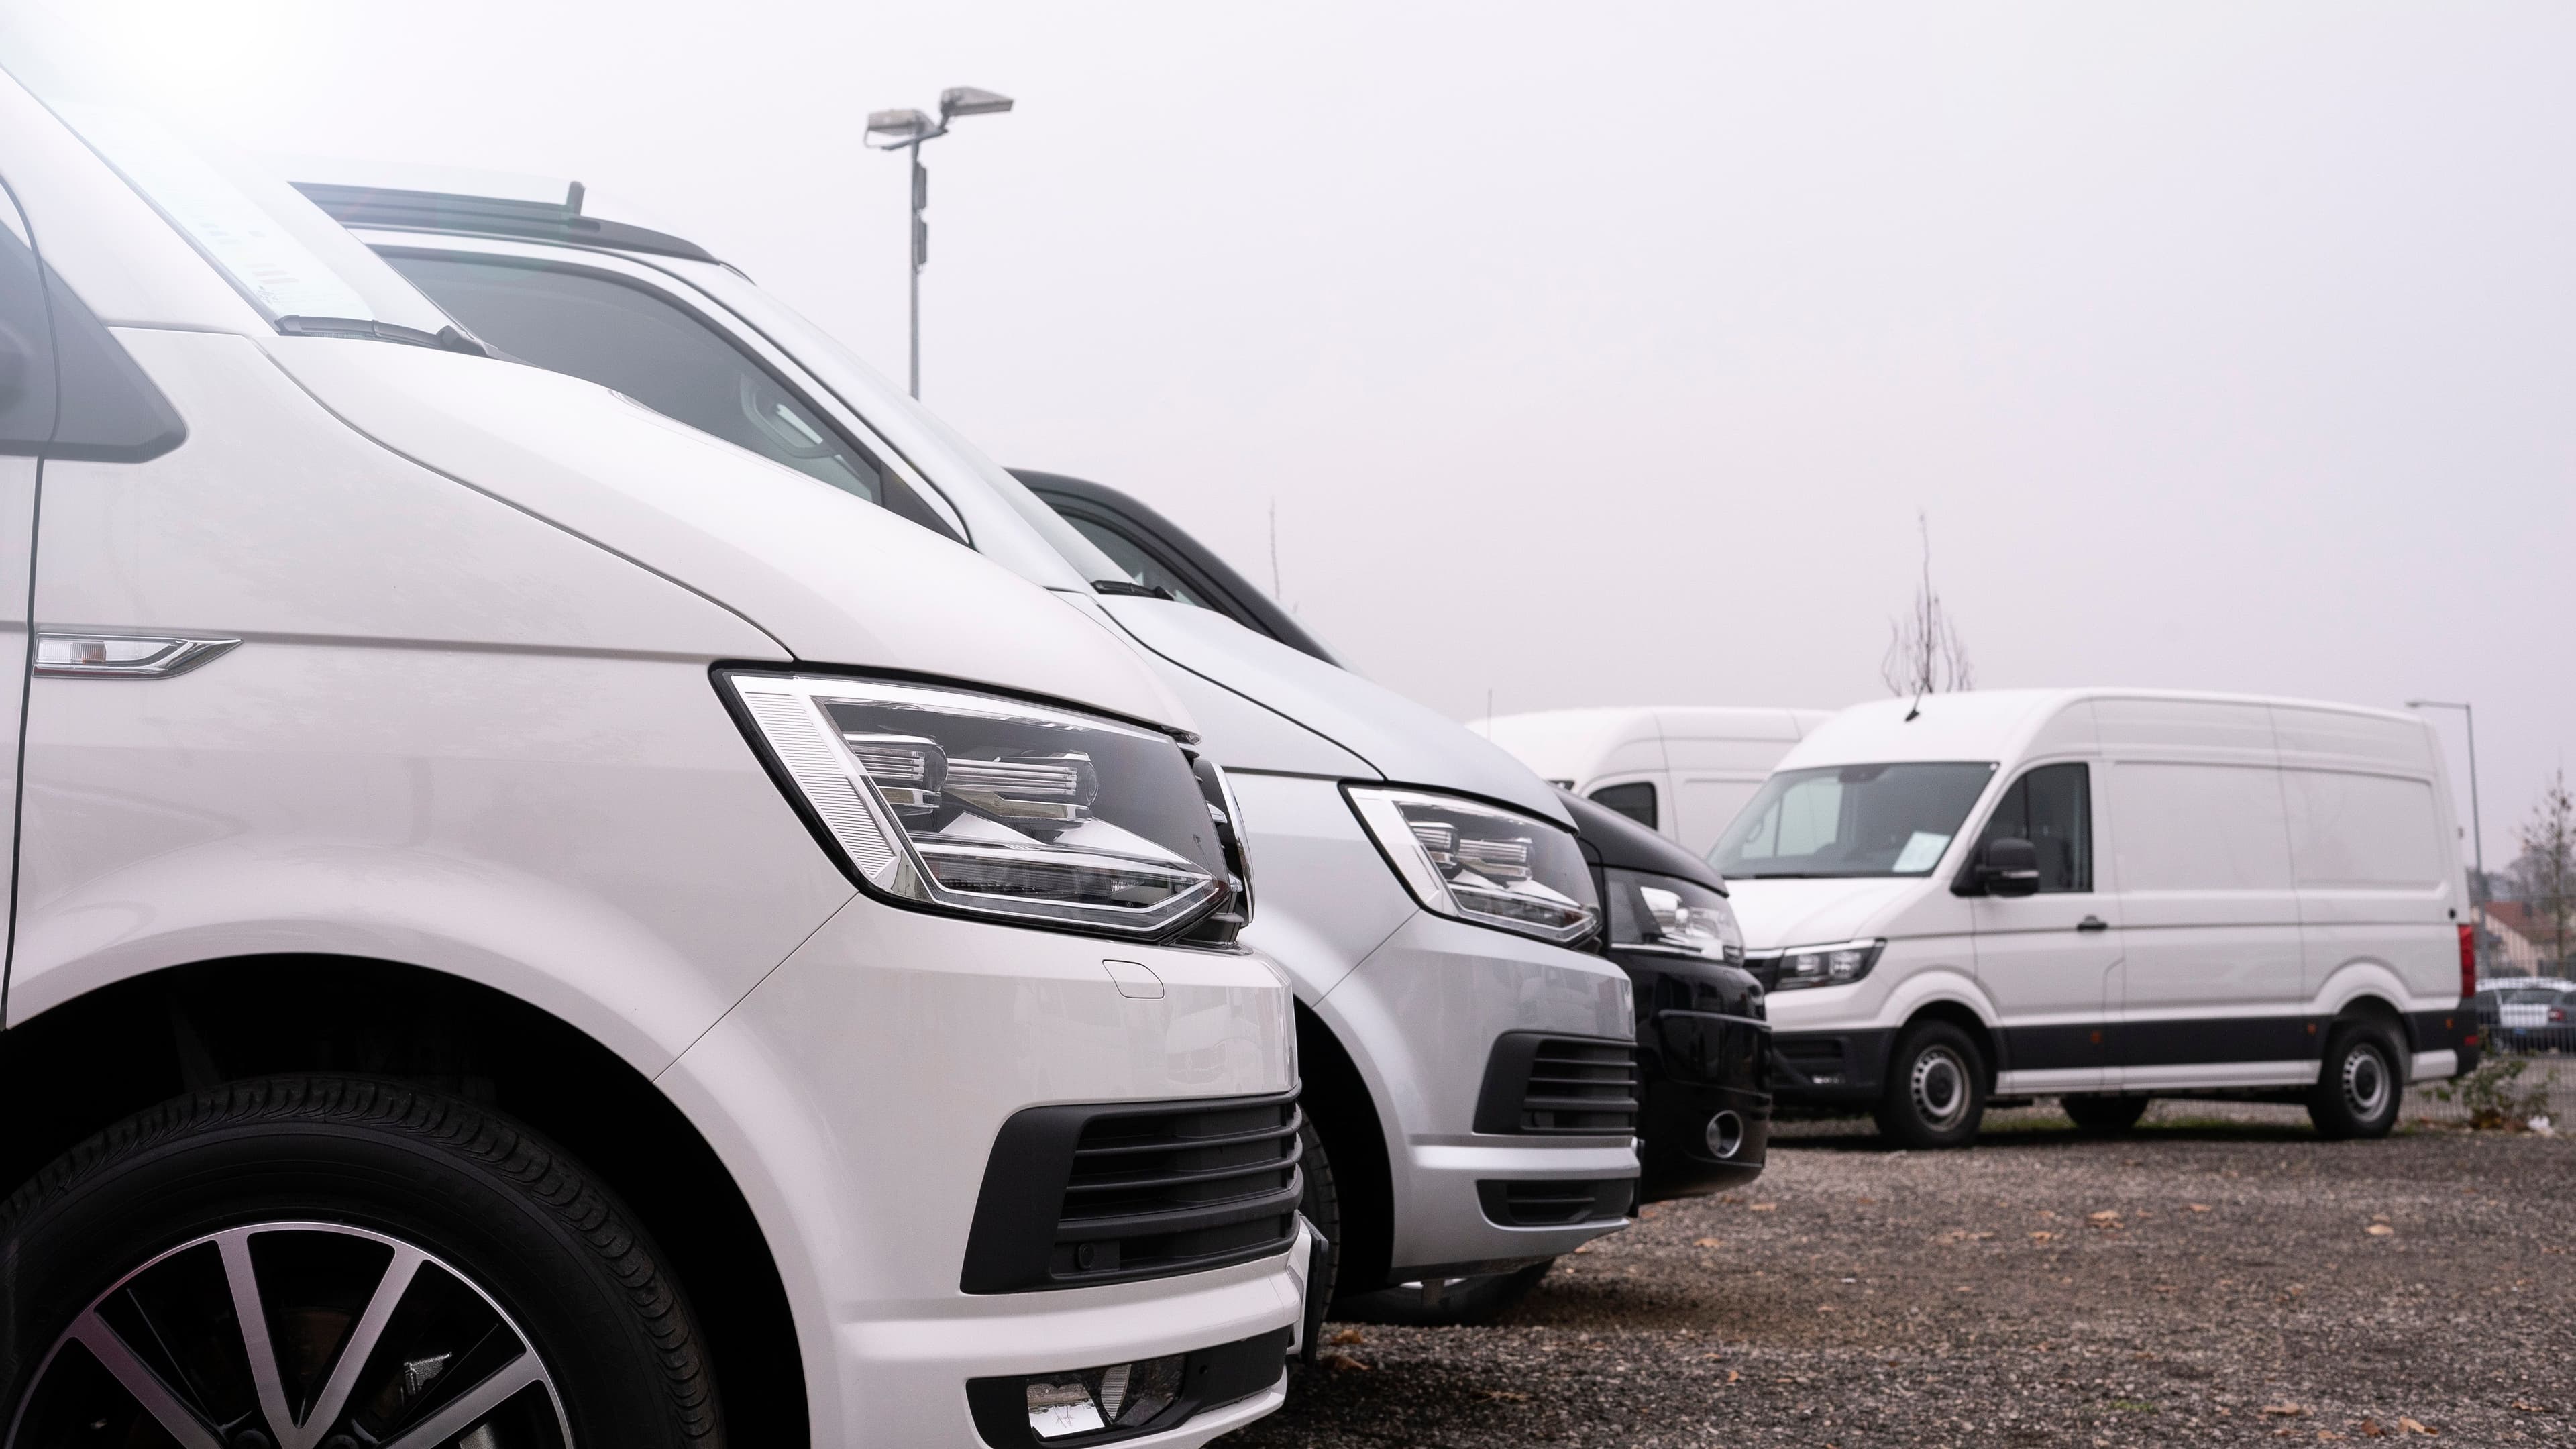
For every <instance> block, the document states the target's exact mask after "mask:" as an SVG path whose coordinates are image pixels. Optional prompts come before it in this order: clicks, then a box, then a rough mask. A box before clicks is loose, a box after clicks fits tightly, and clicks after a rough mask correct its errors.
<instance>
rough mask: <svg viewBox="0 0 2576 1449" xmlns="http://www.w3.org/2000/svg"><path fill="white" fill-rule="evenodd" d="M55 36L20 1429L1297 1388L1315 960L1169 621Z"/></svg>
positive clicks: (13, 932)
mask: <svg viewBox="0 0 2576 1449" xmlns="http://www.w3.org/2000/svg"><path fill="white" fill-rule="evenodd" d="M12 18H13V19H14V18H15V17H12ZM21 44H22V41H21V38H20V37H19V36H17V35H15V34H13V33H11V31H10V29H9V25H8V23H7V22H0V65H5V67H6V68H7V70H8V71H9V72H10V75H12V76H26V77H30V79H29V80H28V81H27V84H28V85H29V86H34V87H39V88H41V92H42V96H43V99H42V100H41V101H40V100H39V98H38V94H37V92H36V91H32V90H31V89H28V88H22V85H21V84H20V83H19V81H17V80H13V79H11V78H9V77H8V76H0V185H5V189H6V195H5V197H0V644H4V645H5V650H6V654H7V657H8V658H9V660H10V661H11V662H10V665H9V667H8V668H7V669H6V670H0V692H5V699H0V736H5V738H0V800H5V801H6V802H7V803H8V805H9V807H10V809H11V811H12V813H13V817H14V826H15V828H14V830H13V831H12V832H11V833H10V835H8V836H6V837H0V839H5V840H8V841H9V842H11V845H12V846H13V847H14V859H13V860H12V862H11V864H12V866H13V870H12V872H11V874H10V877H9V879H11V880H12V881H13V883H14V898H13V900H12V903H11V904H12V915H11V928H10V933H9V939H8V965H7V975H6V1002H5V1030H0V1100H5V1102H6V1104H7V1106H6V1111H5V1114H0V1195H5V1197H6V1202H5V1206H0V1415H5V1416H6V1425H7V1428H6V1431H5V1432H6V1435H7V1443H8V1444H10V1445H12V1446H22V1449H53V1446H73V1445H97V1444H134V1445H141V1444H158V1445H178V1446H185V1449H352V1446H358V1445H369V1446H376V1449H441V1446H470V1449H566V1446H577V1449H683V1446H700V1449H709V1446H717V1445H721V1444H724V1443H726V1442H728V1441H729V1440H730V1441H733V1442H741V1443H751V1444H778V1445H786V1444H805V1443H809V1442H810V1443H817V1444H832V1445H854V1446H855V1445H886V1446H903V1449H915V1446H924V1445H949V1446H972V1445H1029V1444H1039V1443H1045V1442H1050V1441H1052V1440H1065V1439H1069V1440H1075V1441H1078V1442H1080V1443H1083V1444H1092V1443H1107V1442H1113V1441H1125V1442H1133V1443H1136V1444H1139V1445H1145V1444H1151V1445H1196V1444H1198V1443H1201V1442H1203V1441H1205V1440H1207V1439H1209V1438H1211V1437H1214V1436H1215V1435H1217V1434H1219V1433H1222V1432H1224V1431H1226V1430H1228V1429H1231V1428H1235V1427H1239V1426H1241V1425H1242V1424H1244V1423H1246V1422H1248V1421H1249V1420H1251V1419H1253V1418H1256V1417H1258V1416H1259V1415H1261V1414H1262V1413H1264V1412H1267V1411H1268V1410H1269V1409H1271V1408H1272V1407H1275V1406H1276V1405H1277V1404H1278V1402H1279V1401H1280V1396H1281V1393H1282V1385H1283V1382H1284V1366H1283V1355H1284V1353H1285V1352H1286V1350H1287V1349H1288V1347H1289V1344H1290V1340H1291V1336H1292V1334H1293V1332H1294V1331H1295V1328H1296V1325H1297V1323H1298V1314H1299V1309H1300V1301H1301V1298H1302V1287H1301V1283H1300V1280H1299V1275H1298V1272H1297V1269H1298V1267H1299V1266H1300V1265H1301V1264H1302V1262H1303V1261H1304V1254H1303V1251H1302V1250H1301V1248H1300V1243H1301V1241H1302V1240H1303V1235H1302V1234H1301V1231H1300V1229H1299V1227H1298V1217H1297V1212H1296V1205H1297V1202H1298V1200H1299V1195H1300V1192H1301V1184H1300V1182H1299V1179H1298V1173H1297V1151H1298V1148H1297V1140H1298V1132H1299V1126H1300V1124H1299V1118H1298V1109H1297V1106H1296V1102H1295V1096H1294V1089H1295V1087H1296V1067H1295V1032H1296V1025H1295V1017H1294V1011H1295V1003H1294V999H1293V997H1292V996H1291V994H1290V992H1289V991H1288V990H1287V989H1286V988H1285V987H1284V986H1283V985H1282V984H1281V983H1280V981H1279V979H1278V977H1277V976H1276V974H1275V973H1274V971H1273V969H1272V968H1271V967H1270V966H1269V965H1268V964H1267V963H1265V962H1264V961H1262V960H1261V959H1260V958H1259V957H1258V956H1256V955H1253V954H1251V953H1250V952H1248V951H1247V950H1245V949H1243V948H1242V947H1241V946H1240V945H1239V944H1238V943H1237V941H1236V939H1235V938H1236V936H1237V935H1238V933H1239V931H1240V929H1241V927H1242V925H1243V917H1244V912H1245V910H1246V908H1247V905H1248V901H1247V897H1246V894H1245V890H1244V886H1243V881H1244V878H1245V866H1244V861H1243V858H1242V854H1241V850H1240V842H1239V841H1238V840H1236V839H1235V837H1234V835H1233V832H1232V831H1231V829H1230V828H1229V825H1228V821H1229V820H1230V818H1231V816H1232V814H1233V811H1232V808H1231V807H1230V805H1229V804H1228V802H1227V798H1226V791H1225V787H1224V782H1223V778H1222V776H1221V774H1220V773H1219V772H1218V771H1217V770H1216V769H1215V768H1214V766H1213V765H1212V763H1211V762H1209V761H1207V760H1206V759H1205V757H1204V755H1203V754H1202V753H1200V752H1198V751H1196V750H1195V749H1194V748H1193V742H1194V740H1195V736H1194V735H1193V734H1192V732H1191V730H1190V724H1191V720H1190V717H1189V715H1188V713H1187V711H1186V710H1185V709H1184V708H1183V707H1182V706H1181V705H1180V704H1179V703H1178V702H1177V701H1176V700H1175V699H1174V697H1173V696H1172V695H1171V694H1170V692H1169V691H1168V690H1167V689H1166V688H1165V687H1164V686H1163V685H1162V683H1161V682H1160V680H1159V678H1158V676H1157V675H1156V673H1155V672H1154V671H1153V669H1152V668H1150V667H1149V666H1148V665H1147V664H1146V663H1145V662H1144V661H1143V660H1142V658H1141V657H1140V656H1139V654H1138V653H1137V651H1136V650H1135V649H1134V648H1132V647H1131V646H1130V645H1128V644H1127V643H1126V642H1125V641H1124V640H1122V639H1120V638H1119V637H1118V636H1117V635H1115V634H1113V633H1112V632H1110V631H1109V630H1107V629H1104V628H1102V627H1101V626H1100V625H1099V624H1098V623H1096V622H1094V621H1092V620H1090V619H1086V618H1084V617H1083V616H1081V615H1080V614H1078V613H1076V612H1075V611H1073V610H1070V609H1067V608H1065V607H1064V606H1063V605H1062V604H1061V603H1060V602H1058V601H1057V600H1055V599H1053V598H1051V597H1049V596H1048V595H1047V593H1046V592H1045V591H1043V590H1041V589H1038V588H1035V587H1033V586H1031V585H1030V584H1029V583H1027V582H1026V581H1025V580H1023V579H1021V578H1018V577H1016V576H1014V575H1013V574H1012V573H1010V572H1009V571H1008V570H1005V569H1003V568H1000V567H997V566H995V565H994V564H992V563H991V562H989V561H987V560H985V559H983V558H980V557H978V556H977V555H975V554H974V553H972V552H969V551H967V550H965V549H961V548H958V547H955V546H954V545H953V544H951V543H950V542H948V541H947V540H944V539H941V538H938V537H936V536H934V535H933V534H931V533H929V532H926V531H924V530H922V529H920V528H917V527H914V526H913V525H912V524H910V523H907V522H904V521H902V520H901V519H898V518H896V517H894V516H892V515H891V514H889V513H887V512H885V511H884V510H882V509H879V508H875V507H871V506H869V505H867V504H865V503H863V502H861V501H859V500H857V499H855V498H853V497H852V496H851V495H850V494H849V493H848V492H847V491H845V490H842V489H840V488H836V487H832V486H829V485H828V484H826V483H824V482H822V481H819V480H817V479H815V478H812V477H809V476H806V475H804V474H801V473H799V472H796V471H793V470H791V469H787V468H782V467H778V466H776V465H774V464H772V463H768V462H765V461H762V460H761V459H758V458H756V457H753V456H752V455H750V454H748V453H745V452H742V451H740V450H738V449H736V448H733V447H730V446H728V445H726V444H723V443H720V442H717V441H715V440H714V439H711V438H709V437H707V436H705V435H704V434H702V433H699V432H697V431H696V430H694V429H691V428H687V427H683V426H680V425H677V424H675V423H673V422H671V421H670V420H669V419H667V418H665V417H663V416H661V415H660V414H657V413H654V412H652V411H650V410H648V409H645V408H642V407H639V406H636V405H635V404H633V403H631V402H628V401H626V400H624V399H621V398H619V397H617V396H616V395H614V394H613V393H611V392H610V391H608V390H607V389H605V388H602V387H599V386H597V385H595V384H592V383H589V382H584V381H581V380H579V379H576V378H572V377H567V376H563V375H560V374H557V373H553V372H547V371H543V370H540V369H538V368H534V367H528V366H524V365H520V364H517V363H513V362H510V361H506V360H502V359H499V358H496V357H494V356H491V355H489V352H488V350H487V348H486V347H484V346H483V345H482V344H480V343H479V342H477V341H476V340H475V339H474V338H473V337H471V336H470V335H469V334H468V333H466V332H465V331H464V330H462V329H460V328H458V327H457V326H456V325H454V324H453V322H452V321H451V319H449V318H448V317H447V316H446V315H444V314H443V313H442V312H441V311H440V310H439V309H438V308H437V307H435V306H433V305H432V304H431V303H430V302H429V301H428V300H427V299H425V298H423V297H422V296H421V295H420V294H418V293H417V292H415V291H414V290H412V289H411V288H410V287H409V286H408V284H406V283H405V282H403V281H402V279H401V278H400V277H399V276H398V275H397V274H396V273H395V272H393V271H392V270H391V269H390V268H388V267H386V266H385V265H384V264H383V263H382V262H381V261H380V260H379V259H378V258H376V257H375V256H374V255H373V254H372V253H370V252H368V251H367V250H366V249H365V248H364V247H362V246H360V245H359V244H358V243H357V242H355V241H354V240H353V239H352V238H350V237H349V236H348V235H347V233H346V232H344V231H342V230H341V229H339V228H338V227H337V226H336V225H334V224H333V223H332V222H331V221H330V220H329V219H328V218H327V217H325V216H324V215H323V214H322V213H321V212H319V211H317V210H314V209H313V208H312V207H311V206H310V204H309V203H307V202H305V201H304V200H303V199H302V198H300V197H299V196H297V195H296V194H295V193H294V192H293V191H291V190H289V189H288V188H287V187H285V186H284V185H283V183H278V182H273V181H266V180H264V179H262V178H261V177H259V176H257V175H256V174H254V173H252V172H249V171H245V170H243V169H241V168H239V167H237V166H235V165H233V164H232V163H231V162H230V161H228V160H227V159H226V158H225V157H223V156H221V155H220V154H218V153H215V152H213V151H211V150H209V149H208V148H205V147H202V146H200V145H199V144H197V143H196V142H195V140H194V139H193V138H191V137H190V136H188V135H186V134H185V133H183V132H179V131H175V130H172V129H169V128H166V127H162V126H159V125H156V124H155V123H154V122H152V121H151V120H150V119H149V118H148V117H146V116H144V115H141V114H139V113H136V112H132V111H127V110H121V109H116V108H114V107H105V106H100V105H97V104H93V103H90V102H87V101H85V100H84V99H82V98H81V95H80V93H79V91H78V90H77V89H76V88H74V87H72V86H70V85H68V84H67V83H62V82H59V80H53V81H48V80H40V79H34V78H33V77H41V76H45V75H47V74H48V72H46V71H45V70H44V68H43V67H42V65H41V62H38V63H36V64H32V65H31V64H29V63H28V60H29V57H28V56H27V54H26V53H25V52H24V51H23V50H21V49H19V48H18V47H19V46H20V45H21Z"/></svg>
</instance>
